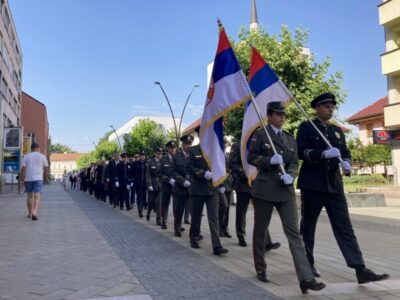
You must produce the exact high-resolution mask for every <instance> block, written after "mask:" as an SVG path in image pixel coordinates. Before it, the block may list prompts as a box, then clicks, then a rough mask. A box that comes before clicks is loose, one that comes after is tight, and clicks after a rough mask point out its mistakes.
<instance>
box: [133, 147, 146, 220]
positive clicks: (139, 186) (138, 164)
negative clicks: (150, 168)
mask: <svg viewBox="0 0 400 300" xmlns="http://www.w3.org/2000/svg"><path fill="white" fill-rule="evenodd" d="M132 173H133V181H134V182H133V185H134V186H135V191H136V200H137V207H138V213H139V217H141V218H143V207H144V205H145V203H146V196H147V193H146V152H144V150H142V151H140V153H139V159H138V160H136V161H135V162H134V163H133V167H132Z"/></svg>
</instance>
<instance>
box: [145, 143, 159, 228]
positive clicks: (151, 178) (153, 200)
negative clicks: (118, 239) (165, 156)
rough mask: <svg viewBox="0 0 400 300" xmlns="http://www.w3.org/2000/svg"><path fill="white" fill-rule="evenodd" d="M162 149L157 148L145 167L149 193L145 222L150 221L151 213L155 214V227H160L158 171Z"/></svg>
mask: <svg viewBox="0 0 400 300" xmlns="http://www.w3.org/2000/svg"><path fill="white" fill-rule="evenodd" d="M162 153H163V149H162V148H157V149H156V150H155V156H154V157H153V158H151V159H150V160H149V161H148V162H147V166H146V186H147V189H148V191H149V195H148V204H147V214H146V220H147V221H150V213H151V211H152V210H153V211H155V212H156V222H157V225H159V226H161V184H160V179H159V177H160V170H161V158H162Z"/></svg>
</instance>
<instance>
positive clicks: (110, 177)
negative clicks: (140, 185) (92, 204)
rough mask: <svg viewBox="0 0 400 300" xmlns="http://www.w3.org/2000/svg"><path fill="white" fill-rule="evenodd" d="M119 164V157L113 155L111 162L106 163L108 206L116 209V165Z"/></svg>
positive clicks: (117, 184)
mask: <svg viewBox="0 0 400 300" xmlns="http://www.w3.org/2000/svg"><path fill="white" fill-rule="evenodd" d="M118 162H119V155H118V154H114V155H113V156H112V158H111V160H110V161H109V162H108V165H107V168H106V181H107V184H108V197H109V199H110V205H112V206H114V208H115V207H117V204H118V202H119V201H118V199H119V197H118V187H119V182H118V172H117V164H118Z"/></svg>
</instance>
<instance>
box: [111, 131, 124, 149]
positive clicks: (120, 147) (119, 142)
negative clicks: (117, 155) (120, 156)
mask: <svg viewBox="0 0 400 300" xmlns="http://www.w3.org/2000/svg"><path fill="white" fill-rule="evenodd" d="M110 127H111V129H112V130H113V131H114V133H115V135H116V136H117V140H118V144H119V149H120V151H121V152H122V146H121V141H120V140H119V136H118V133H117V131H116V130H115V128H114V126H112V125H110Z"/></svg>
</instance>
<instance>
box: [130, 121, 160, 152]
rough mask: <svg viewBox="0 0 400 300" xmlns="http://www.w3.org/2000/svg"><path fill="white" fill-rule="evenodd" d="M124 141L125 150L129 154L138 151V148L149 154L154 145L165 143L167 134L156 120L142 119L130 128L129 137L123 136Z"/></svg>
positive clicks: (158, 145)
mask: <svg viewBox="0 0 400 300" xmlns="http://www.w3.org/2000/svg"><path fill="white" fill-rule="evenodd" d="M125 141H126V144H125V150H126V152H127V153H128V154H129V155H133V154H136V153H139V151H140V150H144V151H146V153H147V154H150V153H153V152H154V149H155V148H156V147H163V146H164V145H165V144H166V142H167V134H166V132H164V130H163V129H162V128H161V126H160V125H158V124H157V123H156V122H154V121H152V120H149V119H144V120H140V121H139V123H138V124H136V125H135V126H134V127H133V128H132V132H131V133H130V136H129V138H125Z"/></svg>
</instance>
